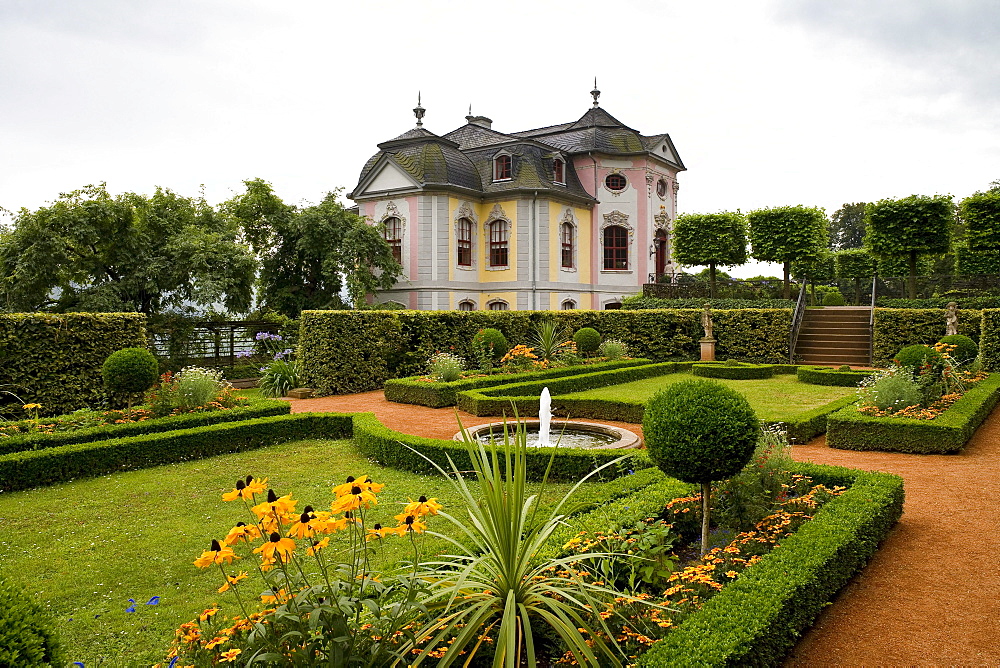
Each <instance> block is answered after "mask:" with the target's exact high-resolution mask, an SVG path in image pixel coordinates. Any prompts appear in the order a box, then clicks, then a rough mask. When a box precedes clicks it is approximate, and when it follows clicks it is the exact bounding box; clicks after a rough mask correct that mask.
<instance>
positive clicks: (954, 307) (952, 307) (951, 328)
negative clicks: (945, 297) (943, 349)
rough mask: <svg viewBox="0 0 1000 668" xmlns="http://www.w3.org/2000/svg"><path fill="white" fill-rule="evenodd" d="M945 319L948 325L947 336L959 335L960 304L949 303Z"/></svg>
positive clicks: (946, 326)
mask: <svg viewBox="0 0 1000 668" xmlns="http://www.w3.org/2000/svg"><path fill="white" fill-rule="evenodd" d="M944 319H945V323H946V325H945V328H946V329H945V336H954V335H956V334H958V304H957V303H956V302H948V306H947V308H946V310H945V314H944Z"/></svg>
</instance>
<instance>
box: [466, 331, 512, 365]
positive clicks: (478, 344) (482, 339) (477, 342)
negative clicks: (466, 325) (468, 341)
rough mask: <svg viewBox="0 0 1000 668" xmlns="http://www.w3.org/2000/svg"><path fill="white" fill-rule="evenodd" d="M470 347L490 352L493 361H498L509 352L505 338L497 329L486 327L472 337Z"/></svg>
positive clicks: (508, 345)
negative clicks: (491, 352)
mask: <svg viewBox="0 0 1000 668" xmlns="http://www.w3.org/2000/svg"><path fill="white" fill-rule="evenodd" d="M472 347H473V348H476V349H480V350H492V351H493V361H495V362H496V361H499V360H500V359H501V358H502V357H503V356H504V355H506V354H507V353H508V352H509V351H510V344H509V343H507V337H506V336H504V335H503V332H501V331H500V330H499V329H494V328H492V327H486V328H485V329H481V330H479V331H478V332H476V335H475V336H473V337H472Z"/></svg>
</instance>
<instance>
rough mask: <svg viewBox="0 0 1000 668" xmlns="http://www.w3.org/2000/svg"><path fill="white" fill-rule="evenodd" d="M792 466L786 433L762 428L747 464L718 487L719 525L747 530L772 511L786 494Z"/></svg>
mask: <svg viewBox="0 0 1000 668" xmlns="http://www.w3.org/2000/svg"><path fill="white" fill-rule="evenodd" d="M794 465H795V463H794V462H793V461H792V449H791V448H790V447H789V445H788V436H787V434H786V433H785V432H782V431H781V430H779V429H777V428H774V427H770V428H764V429H762V430H761V433H760V438H759V439H758V441H757V447H756V449H755V450H754V453H753V457H751V459H750V461H749V462H747V464H746V466H744V467H743V469H742V470H740V472H739V473H737V474H736V475H734V476H733V477H732V478H729V479H728V480H724V481H723V482H721V483H720V484H719V486H718V490H717V495H716V497H717V501H716V508H717V511H718V515H719V522H720V524H722V525H723V526H725V527H727V528H729V529H733V530H735V531H751V530H752V529H753V528H754V525H755V524H757V523H758V522H760V521H761V520H762V519H764V518H765V517H767V516H768V515H770V514H771V513H773V512H774V511H775V510H776V508H775V505H776V503H777V501H778V499H779V497H781V496H782V495H783V494H785V493H787V490H788V487H787V486H786V485H788V484H789V483H790V482H791V478H792V474H791V472H790V471H791V469H792V468H793V467H794Z"/></svg>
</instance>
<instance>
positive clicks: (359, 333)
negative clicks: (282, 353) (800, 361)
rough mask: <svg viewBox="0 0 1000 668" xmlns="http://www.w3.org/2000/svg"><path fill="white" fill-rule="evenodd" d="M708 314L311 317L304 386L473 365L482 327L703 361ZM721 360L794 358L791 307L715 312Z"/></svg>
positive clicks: (512, 337)
mask: <svg viewBox="0 0 1000 668" xmlns="http://www.w3.org/2000/svg"><path fill="white" fill-rule="evenodd" d="M700 317H701V313H700V311H699V310H694V309H685V310H680V309H673V310H669V309H658V310H640V311H625V310H614V311H589V310H573V311H472V312H464V311H305V312H303V314H302V320H301V322H302V327H301V335H300V337H299V359H300V361H301V362H302V365H303V383H304V384H305V385H306V386H308V387H311V388H313V389H314V390H315V391H316V393H317V395H320V396H322V395H328V394H344V393H349V392H362V391H365V390H372V389H376V388H379V387H382V386H383V384H384V383H385V381H386V380H388V379H390V378H401V377H405V376H412V375H416V374H418V373H421V372H422V371H423V370H424V369H425V368H426V365H427V360H428V359H429V358H430V356H431V355H432V354H434V353H435V352H437V351H441V350H447V351H449V352H453V353H455V354H457V355H460V356H462V357H465V358H466V359H471V358H472V355H471V352H472V351H471V349H470V344H471V341H472V338H473V337H474V336H475V334H476V332H477V331H478V330H479V329H482V328H485V327H495V328H497V329H499V330H500V331H502V332H503V333H504V335H506V336H507V338H508V340H509V341H510V342H511V343H512V344H517V343H526V342H528V341H529V340H530V338H531V336H532V334H533V332H534V330H535V327H536V326H537V324H538V323H539V322H541V321H542V320H552V321H554V322H555V323H556V324H557V325H559V326H562V327H566V328H568V329H570V330H572V331H576V330H578V329H580V328H581V327H593V328H594V329H596V330H597V331H598V332H600V333H601V335H602V337H603V338H604V339H609V338H611V339H618V340H620V341H622V342H623V343H625V344H626V345H627V346H628V348H629V350H630V351H632V353H633V354H635V355H639V356H641V357H645V358H649V359H650V360H652V361H654V362H666V361H671V360H690V359H694V358H696V357H698V354H699V353H698V339H699V338H700V337H701V334H702V332H701V326H700V324H699V322H700ZM713 317H714V319H715V332H716V337H717V338H718V344H717V346H716V353H717V354H718V355H719V356H721V357H727V358H728V357H732V358H736V359H740V360H745V361H750V362H761V363H779V362H782V361H784V360H787V359H788V336H789V332H790V330H791V318H792V312H791V310H790V309H740V310H729V311H722V310H720V311H714V312H713Z"/></svg>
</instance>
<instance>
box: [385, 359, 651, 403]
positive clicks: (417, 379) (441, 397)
mask: <svg viewBox="0 0 1000 668" xmlns="http://www.w3.org/2000/svg"><path fill="white" fill-rule="evenodd" d="M649 363H650V361H649V360H647V359H630V360H617V361H614V362H598V363H595V364H584V365H579V366H571V367H561V368H556V369H543V370H540V371H525V372H524V373H509V374H496V375H492V376H479V377H476V378H464V379H462V380H456V381H452V382H450V383H442V382H432V381H428V380H421V379H422V378H426V377H425V376H410V377H409V378H395V379H390V380H387V381H386V382H385V398H386V399H387V400H388V401H395V402H397V403H400V404H417V405H419V406H430V407H431V408H444V407H445V406H454V405H455V403H456V402H457V396H456V395H457V394H458V393H459V392H462V391H465V390H473V389H478V388H481V387H493V386H495V385H508V384H510V383H518V382H522V381H528V380H535V379H539V378H559V377H562V376H574V375H578V374H583V373H595V372H597V371H608V370H610V369H621V368H624V367H630V366H642V365H645V364H649Z"/></svg>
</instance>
